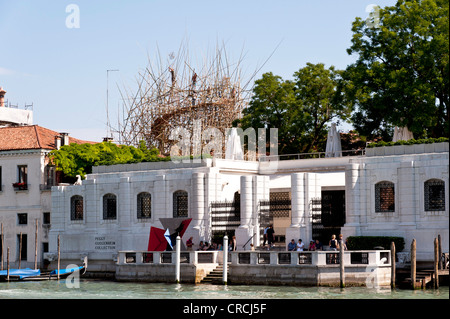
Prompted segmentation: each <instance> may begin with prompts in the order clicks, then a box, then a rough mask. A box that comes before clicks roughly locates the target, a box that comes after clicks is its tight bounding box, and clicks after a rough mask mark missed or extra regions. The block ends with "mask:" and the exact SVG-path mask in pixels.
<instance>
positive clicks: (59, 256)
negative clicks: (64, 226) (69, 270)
mask: <svg viewBox="0 0 450 319" xmlns="http://www.w3.org/2000/svg"><path fill="white" fill-rule="evenodd" d="M60 260H61V250H60V241H59V235H58V276H57V278H58V280H59V266H60Z"/></svg>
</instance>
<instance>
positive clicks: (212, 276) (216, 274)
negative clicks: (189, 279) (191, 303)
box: [200, 265, 230, 285]
mask: <svg viewBox="0 0 450 319" xmlns="http://www.w3.org/2000/svg"><path fill="white" fill-rule="evenodd" d="M227 274H228V275H229V274H230V271H229V270H228V271H227ZM200 283H201V284H216V285H218V284H223V265H219V266H217V267H216V268H215V269H214V270H213V271H211V272H210V273H208V274H207V275H206V277H205V278H203V279H202V281H200Z"/></svg>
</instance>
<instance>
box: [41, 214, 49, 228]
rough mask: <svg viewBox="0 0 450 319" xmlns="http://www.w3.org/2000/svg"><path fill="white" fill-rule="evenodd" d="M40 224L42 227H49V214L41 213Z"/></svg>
mask: <svg viewBox="0 0 450 319" xmlns="http://www.w3.org/2000/svg"><path fill="white" fill-rule="evenodd" d="M42 223H43V224H44V225H50V212H44V213H43V219H42Z"/></svg>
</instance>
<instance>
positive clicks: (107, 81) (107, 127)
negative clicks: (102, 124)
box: [106, 69, 119, 137]
mask: <svg viewBox="0 0 450 319" xmlns="http://www.w3.org/2000/svg"><path fill="white" fill-rule="evenodd" d="M117 71H119V70H117V69H114V70H106V136H107V137H109V135H110V131H109V128H110V123H109V72H117ZM111 137H112V133H111Z"/></svg>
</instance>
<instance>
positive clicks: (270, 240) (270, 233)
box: [267, 225, 275, 248]
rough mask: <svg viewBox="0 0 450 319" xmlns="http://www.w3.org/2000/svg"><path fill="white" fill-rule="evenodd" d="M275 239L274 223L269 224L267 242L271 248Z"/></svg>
mask: <svg viewBox="0 0 450 319" xmlns="http://www.w3.org/2000/svg"><path fill="white" fill-rule="evenodd" d="M274 239H275V230H274V229H273V225H270V226H269V229H268V230H267V243H268V244H269V248H270V247H273V243H274V241H275V240H274Z"/></svg>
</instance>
